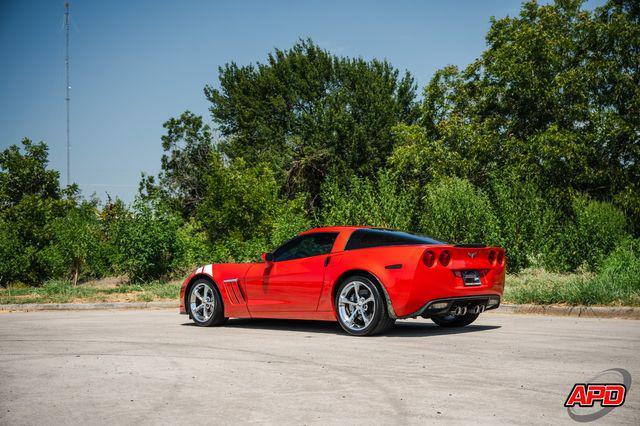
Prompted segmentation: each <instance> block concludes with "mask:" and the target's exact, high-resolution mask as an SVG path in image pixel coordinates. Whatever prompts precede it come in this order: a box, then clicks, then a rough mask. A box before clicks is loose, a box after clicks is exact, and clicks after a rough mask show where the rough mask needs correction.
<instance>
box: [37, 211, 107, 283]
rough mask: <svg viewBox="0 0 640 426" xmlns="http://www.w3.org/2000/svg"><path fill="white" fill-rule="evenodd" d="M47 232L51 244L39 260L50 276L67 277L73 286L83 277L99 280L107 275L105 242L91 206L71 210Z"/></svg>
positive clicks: (58, 219) (95, 212)
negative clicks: (42, 260)
mask: <svg viewBox="0 0 640 426" xmlns="http://www.w3.org/2000/svg"><path fill="white" fill-rule="evenodd" d="M49 232H50V233H51V243H50V244H49V245H48V246H47V247H46V248H45V249H44V250H43V251H42V257H43V259H44V260H45V262H46V263H47V264H48V266H49V268H50V275H51V276H54V277H66V278H69V279H71V281H72V282H73V284H76V283H77V282H78V279H79V278H81V277H82V276H93V277H100V276H103V275H105V274H106V273H107V272H108V268H109V266H108V259H107V255H106V250H105V247H104V246H105V241H104V238H103V233H102V229H101V226H100V223H99V220H98V215H97V211H96V209H95V207H94V206H93V205H91V204H88V203H87V204H84V205H81V206H79V207H78V208H74V209H71V210H70V211H69V212H68V213H67V214H66V215H65V216H63V217H61V218H57V219H55V220H54V221H53V222H52V223H51V224H50V226H49Z"/></svg>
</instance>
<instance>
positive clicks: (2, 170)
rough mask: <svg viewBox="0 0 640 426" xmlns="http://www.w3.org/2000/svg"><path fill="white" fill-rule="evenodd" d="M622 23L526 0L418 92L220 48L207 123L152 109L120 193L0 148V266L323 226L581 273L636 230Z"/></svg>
mask: <svg viewBox="0 0 640 426" xmlns="http://www.w3.org/2000/svg"><path fill="white" fill-rule="evenodd" d="M639 21H640V8H639V7H638V4H637V2H634V1H624V0H610V1H608V2H607V3H606V4H605V5H604V6H602V7H599V8H596V9H595V10H585V9H584V8H583V5H582V2H581V1H578V0H562V1H560V0H558V1H556V2H555V3H553V4H549V5H538V4H537V3H535V2H527V3H524V4H523V5H522V8H521V10H520V13H519V15H518V16H514V17H506V18H501V19H492V21H491V27H490V29H489V31H488V33H487V35H486V45H487V47H486V50H485V51H484V52H482V54H481V55H480V56H479V57H478V58H477V59H476V60H475V61H473V62H472V63H471V64H470V65H468V66H467V67H465V68H458V67H456V66H448V67H445V68H443V69H441V70H439V71H437V72H436V73H435V75H434V76H433V78H432V79H431V80H430V81H429V82H428V84H427V85H426V86H425V87H424V88H422V89H421V90H419V89H418V87H417V85H416V83H415V80H414V77H413V76H412V75H411V74H410V73H409V72H408V71H405V72H401V71H400V70H398V69H397V68H395V67H394V66H393V65H392V64H391V63H389V62H388V61H386V60H378V59H373V60H365V59H362V58H348V57H342V56H337V55H333V54H331V53H330V52H329V51H327V50H324V49H322V48H321V47H320V46H318V45H316V44H315V43H314V42H313V41H312V40H309V39H306V40H300V41H298V42H297V43H295V44H294V45H293V46H292V47H290V48H287V49H283V50H280V49H275V50H274V51H273V52H271V53H269V54H268V56H267V58H266V60H265V61H264V62H259V63H255V64H249V65H238V64H236V63H233V62H232V63H229V64H226V65H225V66H223V67H221V68H220V69H219V85H218V86H215V87H214V86H206V87H205V89H204V94H205V96H206V98H207V99H208V101H209V102H210V113H211V120H212V124H208V123H207V122H206V121H205V120H204V118H203V117H201V116H197V115H195V114H193V113H191V112H189V111H185V112H184V113H182V114H181V115H180V116H178V117H175V118H171V119H169V120H168V121H166V122H165V123H164V128H165V129H166V132H165V134H164V135H163V137H162V141H161V142H162V147H163V150H164V155H163V156H162V159H161V171H160V173H159V174H158V175H157V176H149V175H143V176H142V179H141V182H140V188H139V192H138V195H137V197H136V200H135V201H134V202H133V203H132V204H131V205H125V203H123V202H122V201H121V200H118V199H116V200H112V199H109V200H107V202H105V203H100V202H99V201H97V200H96V199H85V198H82V197H81V196H80V193H79V191H78V187H77V186H76V185H72V186H69V187H66V188H61V187H60V185H59V174H58V172H57V171H54V170H51V169H50V168H48V163H47V161H48V159H47V147H46V145H45V144H43V143H33V142H31V141H30V140H28V139H25V140H23V141H22V144H21V146H18V145H14V146H11V147H9V148H7V149H6V150H4V151H3V152H2V153H1V154H0V259H2V262H0V284H2V285H7V284H9V283H13V282H25V283H30V284H31V283H35V284H37V283H40V282H43V281H44V280H46V279H48V278H51V277H68V278H69V279H72V280H74V282H75V281H76V280H78V279H83V278H90V277H100V276H104V275H110V274H127V275H128V276H129V278H130V279H131V281H148V280H153V279H158V278H163V277H170V276H172V275H179V274H183V273H184V272H185V271H187V270H189V269H190V268H192V267H193V266H195V265H197V264H199V263H205V262H206V263H208V262H215V261H246V260H251V259H255V258H256V257H257V256H258V255H259V253H260V252H262V251H268V250H270V249H273V248H274V247H275V246H276V245H277V244H279V243H281V242H282V241H283V240H284V239H286V238H289V237H291V236H292V235H294V234H295V233H296V232H298V231H300V230H303V229H306V228H308V227H311V226H318V225H331V224H335V225H338V224H353V225H372V226H381V227H389V228H399V229H403V230H409V231H413V232H419V233H423V234H428V235H430V236H433V237H435V238H437V239H440V240H443V241H450V242H461V243H463V242H483V243H487V244H499V245H502V246H503V247H505V249H506V250H507V255H508V262H509V263H508V265H509V266H508V267H509V270H510V271H512V272H516V271H519V270H521V269H523V268H527V267H543V268H546V269H548V270H557V271H574V270H576V269H578V268H586V269H589V270H593V271H597V270H599V268H600V267H601V265H602V264H603V262H605V260H606V259H607V257H608V256H610V254H611V253H612V252H614V251H615V250H617V248H619V247H621V246H625V247H626V246H628V247H635V249H634V250H636V249H637V240H636V239H637V237H638V234H639V232H640V196H639V194H640V173H639V172H640V170H639V165H638V154H639V150H640V143H639V140H638V139H639V135H640V74H639V73H638V67H640V22H639ZM214 130H217V132H215V131H214ZM216 135H218V136H216ZM635 253H636V259H637V251H636V252H635Z"/></svg>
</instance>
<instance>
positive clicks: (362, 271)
mask: <svg viewBox="0 0 640 426" xmlns="http://www.w3.org/2000/svg"><path fill="white" fill-rule="evenodd" d="M352 275H364V276H366V277H367V278H369V279H371V280H372V281H373V283H374V284H377V285H378V287H379V288H380V289H382V293H383V295H384V298H385V301H386V302H387V313H388V314H389V317H390V318H392V319H398V316H397V315H396V312H395V311H394V310H393V305H392V304H391V297H389V293H388V292H387V289H386V288H385V286H384V284H383V283H382V280H380V278H378V277H377V276H376V275H375V274H374V273H372V272H370V271H367V270H366V269H349V270H348V271H345V272H343V273H342V274H340V276H339V277H338V279H336V280H335V281H334V283H333V286H332V287H331V304H332V305H333V304H334V302H335V300H336V291H337V289H338V285H340V284H341V283H342V281H344V280H345V279H347V278H348V277H350V276H352ZM334 309H335V306H334Z"/></svg>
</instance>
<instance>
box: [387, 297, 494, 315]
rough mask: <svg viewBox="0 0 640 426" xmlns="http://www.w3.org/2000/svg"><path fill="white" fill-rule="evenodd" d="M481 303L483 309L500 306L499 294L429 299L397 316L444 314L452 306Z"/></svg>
mask: <svg viewBox="0 0 640 426" xmlns="http://www.w3.org/2000/svg"><path fill="white" fill-rule="evenodd" d="M474 305H481V306H483V307H484V309H483V310H484V311H488V310H491V309H497V308H498V307H499V306H500V296H499V295H497V294H482V295H473V296H460V297H447V298H443V299H434V300H430V301H428V302H427V303H425V304H424V305H422V306H421V307H420V308H419V309H418V310H416V311H415V312H412V313H410V314H408V315H403V316H401V317H398V318H400V319H402V318H415V317H417V316H423V317H425V318H428V317H432V316H438V315H443V314H446V313H447V312H449V311H450V310H451V308H452V307H453V306H474Z"/></svg>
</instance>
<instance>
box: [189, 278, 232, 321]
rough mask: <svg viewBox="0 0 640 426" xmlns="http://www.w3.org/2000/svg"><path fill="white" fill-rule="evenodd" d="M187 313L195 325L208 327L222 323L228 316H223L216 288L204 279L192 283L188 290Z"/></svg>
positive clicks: (220, 300) (222, 306)
mask: <svg viewBox="0 0 640 426" xmlns="http://www.w3.org/2000/svg"><path fill="white" fill-rule="evenodd" d="M188 301H189V313H190V315H191V318H192V319H193V322H194V323H196V325H199V326H203V327H209V326H213V325H222V324H224V323H225V322H226V321H227V319H228V318H225V317H224V305H223V304H222V298H221V297H220V292H218V288H217V287H216V286H215V285H213V284H212V283H211V281H209V280H206V279H199V280H197V281H196V282H194V283H193V285H192V286H191V290H190V291H189V299H188Z"/></svg>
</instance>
